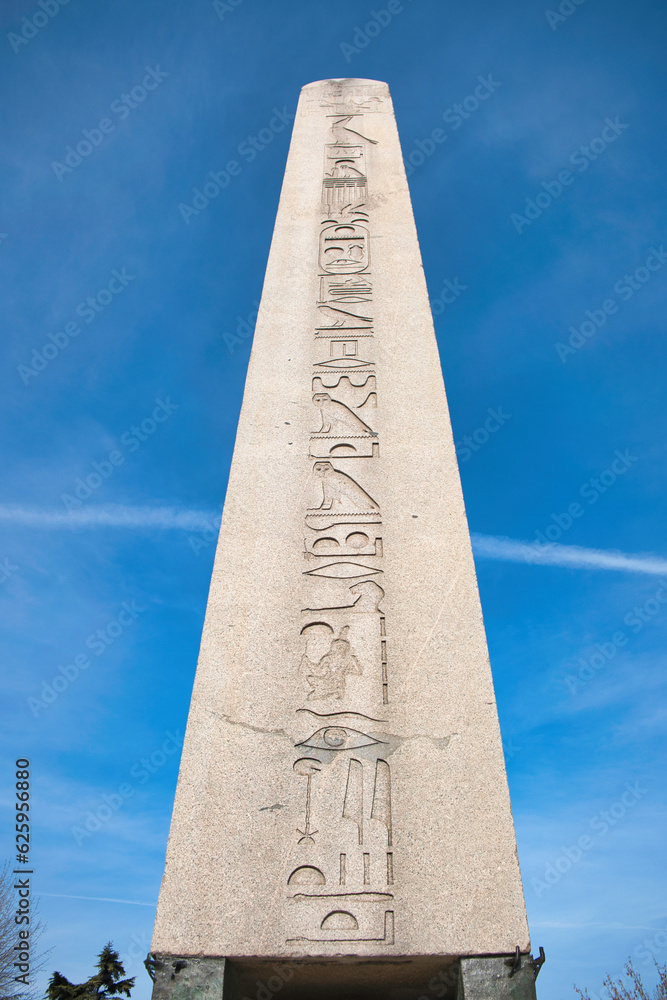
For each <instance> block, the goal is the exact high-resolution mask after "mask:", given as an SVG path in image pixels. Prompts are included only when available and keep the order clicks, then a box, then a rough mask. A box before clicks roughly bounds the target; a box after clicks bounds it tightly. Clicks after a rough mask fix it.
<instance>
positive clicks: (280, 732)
mask: <svg viewBox="0 0 667 1000" xmlns="http://www.w3.org/2000/svg"><path fill="white" fill-rule="evenodd" d="M209 714H210V715H212V716H214V718H216V719H222V720H224V721H225V722H227V723H229V725H230V726H240V727H241V729H249V730H250V732H252V733H260V735H262V736H284V737H285V739H287V740H289V741H290V743H292V737H291V736H290V735H289V733H286V732H285V730H284V729H262V728H261V727H260V726H252V725H251V724H250V723H249V722H235V721H234V720H233V719H231V718H230V717H229V716H228V715H221V714H220V713H218V712H214V711H213V710H212V709H209ZM376 735H378V736H383V737H385V738H386V741H387V743H389V744H393V745H392V749H391V751H390V752H391V753H393V752H394V750H395V749H397V748H398V747H400V746H402V745H403V743H409V742H410V741H411V740H428V741H429V742H430V743H432V744H433V746H434V747H437V748H438V750H444V749H446V748H447V747H448V746H449V743H450V741H451V740H452V739H453V737H454V736H458V733H452V735H451V736H442V737H437V736H427V735H426V733H416V734H414V735H412V736H396V734H395V733H384V732H383V733H377V734H376ZM292 745H293V746H298V745H299V744H292Z"/></svg>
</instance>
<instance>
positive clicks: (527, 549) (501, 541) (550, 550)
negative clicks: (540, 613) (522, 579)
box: [471, 533, 667, 576]
mask: <svg viewBox="0 0 667 1000" xmlns="http://www.w3.org/2000/svg"><path fill="white" fill-rule="evenodd" d="M471 539H472V548H473V552H474V553H475V557H476V558H477V559H497V560H499V561H501V562H518V563H529V564H539V565H542V566H566V567H568V568H570V569H611V570H619V571H620V572H622V573H647V574H649V575H650V576H661V575H662V574H664V573H667V559H662V558H660V556H654V555H650V554H639V555H632V554H628V553H625V552H607V551H604V550H602V549H584V548H581V547H580V546H578V545H558V544H556V543H554V544H553V545H541V544H540V543H539V542H521V541H517V540H516V539H514V538H503V537H502V536H497V535H478V534H476V533H473V534H472V535H471Z"/></svg>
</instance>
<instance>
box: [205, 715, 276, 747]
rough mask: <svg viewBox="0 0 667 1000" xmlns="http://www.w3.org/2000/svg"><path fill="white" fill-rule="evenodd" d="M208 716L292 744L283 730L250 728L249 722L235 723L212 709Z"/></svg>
mask: <svg viewBox="0 0 667 1000" xmlns="http://www.w3.org/2000/svg"><path fill="white" fill-rule="evenodd" d="M209 715H212V716H214V717H215V718H216V719H223V720H224V721H225V722H228V723H229V725H230V726H240V727H241V729H249V730H250V731H251V732H253V733H261V734H262V735H263V736H284V737H285V739H286V740H289V741H290V743H291V742H292V739H291V737H290V735H289V733H286V732H285V730H284V729H261V728H260V727H259V726H251V725H250V723H249V722H235V721H234V720H233V719H230V717H229V716H228V715H220V714H219V713H218V712H214V711H213V710H212V709H209Z"/></svg>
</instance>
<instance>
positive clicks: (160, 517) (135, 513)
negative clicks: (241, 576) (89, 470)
mask: <svg viewBox="0 0 667 1000" xmlns="http://www.w3.org/2000/svg"><path fill="white" fill-rule="evenodd" d="M219 520H220V514H219V513H218V512H217V511H211V510H185V509H183V508H181V507H151V506H144V507H128V506H125V505H124V504H90V505H88V506H85V505H82V506H81V507H80V508H79V509H78V510H72V511H69V512H68V511H64V510H58V509H57V508H43V507H26V506H23V505H21V504H0V524H22V525H25V526H26V527H30V528H98V527H109V528H157V529H161V530H170V529H181V530H186V531H196V530H197V529H201V528H204V527H211V525H212V524H217V523H218V521H219Z"/></svg>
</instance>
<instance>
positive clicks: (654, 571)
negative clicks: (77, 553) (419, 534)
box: [0, 504, 667, 576]
mask: <svg viewBox="0 0 667 1000" xmlns="http://www.w3.org/2000/svg"><path fill="white" fill-rule="evenodd" d="M219 522H220V513H219V511H215V510H196V509H190V510H188V509H186V508H182V507H154V506H150V505H145V506H141V507H131V506H126V505H125V504H89V505H82V506H81V507H80V508H79V509H78V510H72V511H69V512H68V511H64V510H59V509H58V508H48V507H46V508H45V507H35V506H24V505H22V504H0V525H2V524H17V525H24V526H25V527H30V528H46V529H49V528H56V529H58V528H104V527H107V528H149V529H151V528H152V529H157V530H158V531H170V530H181V531H197V530H201V529H202V528H209V529H210V528H211V527H213V526H215V527H217V525H218V524H219ZM470 537H471V540H472V548H473V552H474V554H475V558H476V559H495V560H498V561H500V562H518V563H526V564H530V565H541V566H565V567H568V568H570V569H603V570H617V571H620V572H622V573H645V574H648V575H650V576H662V575H663V574H667V559H663V558H661V557H660V556H655V555H651V554H650V553H644V554H641V553H640V554H631V553H626V552H613V551H605V550H603V549H585V548H582V547H581V546H579V545H558V544H557V543H555V542H554V543H553V544H550V545H543V544H541V543H540V542H522V541H519V540H517V539H515V538H505V537H503V536H502V535H481V534H478V533H477V532H472V534H471V536H470Z"/></svg>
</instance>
